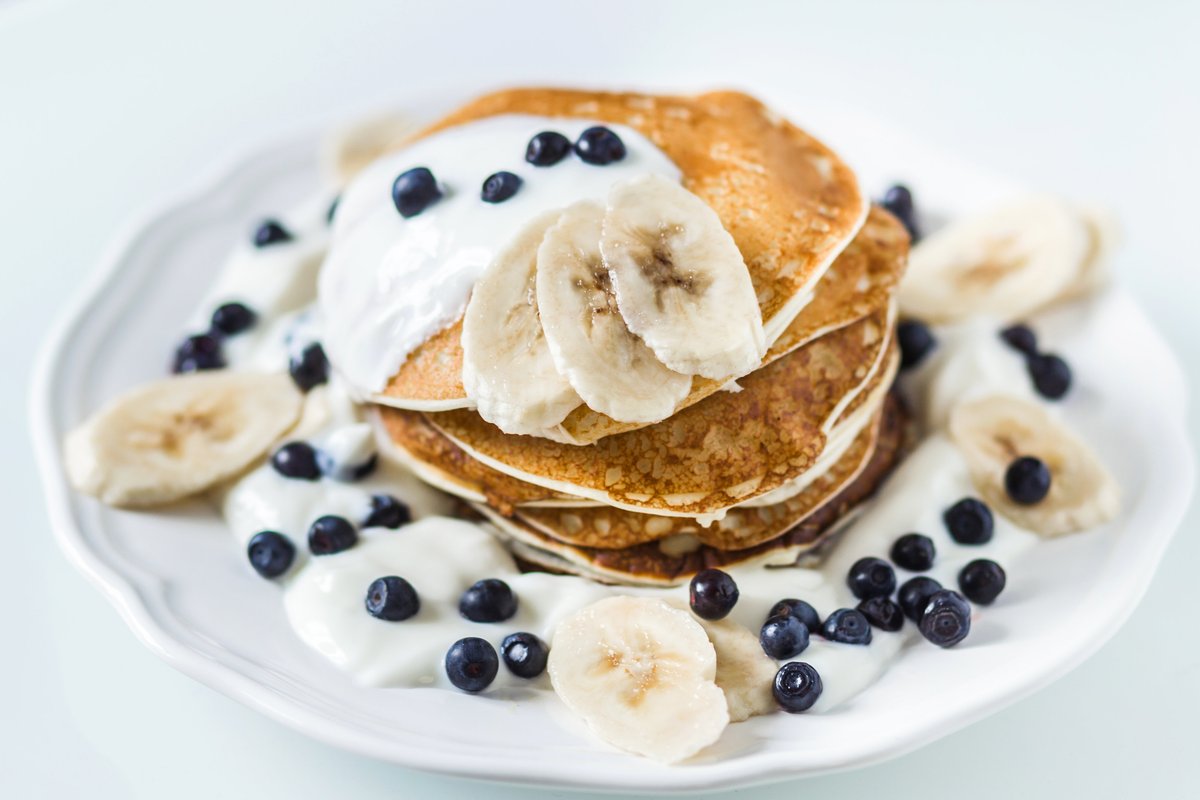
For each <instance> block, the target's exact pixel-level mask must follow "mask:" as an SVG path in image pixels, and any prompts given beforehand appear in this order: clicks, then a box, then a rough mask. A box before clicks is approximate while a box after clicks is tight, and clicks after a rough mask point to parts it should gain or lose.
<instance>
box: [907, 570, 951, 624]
mask: <svg viewBox="0 0 1200 800" xmlns="http://www.w3.org/2000/svg"><path fill="white" fill-rule="evenodd" d="M941 590H942V585H941V584H940V583H938V582H937V581H935V580H934V579H933V578H927V577H925V576H924V575H919V576H917V577H915V578H909V579H908V580H906V581H905V582H904V583H902V584H900V591H898V592H896V600H897V601H899V603H900V609H901V610H902V611H903V612H904V616H906V617H908V618H909V619H911V620H912V621H913V622H920V621H921V613H922V612H923V611H924V610H925V606H926V605H928V603H929V598H931V597H933V596H934V595H935V594H937V593H938V592H940V591H941Z"/></svg>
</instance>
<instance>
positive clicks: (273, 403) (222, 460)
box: [65, 371, 302, 508]
mask: <svg viewBox="0 0 1200 800" xmlns="http://www.w3.org/2000/svg"><path fill="white" fill-rule="evenodd" d="M301 401H302V395H301V394H300V392H299V391H297V390H296V387H295V385H294V384H293V383H292V380H291V378H289V377H288V376H287V375H284V374H281V373H278V374H264V373H256V372H224V371H221V372H197V373H192V374H188V375H180V376H176V377H172V378H167V379H165V380H160V381H155V382H154V383H150V384H147V385H146V386H142V387H140V388H138V389H135V390H133V391H132V392H129V393H127V394H125V395H122V396H121V397H118V398H117V399H116V400H115V401H113V402H112V403H111V404H110V405H108V406H107V407H105V408H103V409H101V410H100V411H98V412H97V413H96V414H94V415H93V416H92V417H91V418H90V419H89V420H88V421H87V422H85V423H84V424H83V425H81V426H80V427H78V428H76V429H75V430H73V431H72V432H71V433H70V434H69V435H68V436H67V439H66V443H65V460H66V467H67V476H68V477H69V478H70V480H71V483H72V485H73V486H74V487H75V488H76V489H78V490H79V491H81V492H85V493H87V494H90V495H93V496H95V497H98V498H99V499H100V500H102V501H104V502H105V503H108V504H109V505H113V506H122V507H128V508H144V507H148V506H156V505H162V504H164V503H170V502H172V501H175V500H179V499H181V498H184V497H188V496H190V495H193V494H196V493H197V492H200V491H203V490H204V489H207V488H208V487H210V486H212V485H214V484H216V483H218V482H219V481H222V480H224V479H225V478H229V477H231V476H233V475H235V474H237V473H239V472H241V471H242V470H244V469H245V468H246V467H248V466H250V464H251V463H252V462H253V461H254V460H255V459H257V458H258V457H259V456H262V455H263V454H264V453H266V451H267V449H268V448H269V447H270V446H271V444H272V443H273V442H275V440H276V439H277V438H278V437H279V436H280V435H281V434H282V433H283V432H284V431H286V430H287V429H288V428H290V427H292V425H294V424H295V423H296V421H297V419H299V417H300V409H301Z"/></svg>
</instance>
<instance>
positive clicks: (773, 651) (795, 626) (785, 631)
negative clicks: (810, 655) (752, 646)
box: [758, 614, 808, 661]
mask: <svg viewBox="0 0 1200 800" xmlns="http://www.w3.org/2000/svg"><path fill="white" fill-rule="evenodd" d="M758 643H759V644H760V645H762V649H763V652H764V653H766V654H767V655H769V656H770V657H771V658H774V659H777V660H779V661H786V660H787V659H789V658H795V657H796V656H798V655H800V654H801V653H803V652H804V648H806V647H808V626H807V625H805V624H804V623H803V622H801V621H800V619H799V618H798V617H796V616H794V615H792V614H788V615H786V616H782V617H771V618H770V619H769V620H767V621H766V622H765V623H764V624H763V626H762V630H761V631H759V633H758Z"/></svg>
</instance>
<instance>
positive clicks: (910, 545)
mask: <svg viewBox="0 0 1200 800" xmlns="http://www.w3.org/2000/svg"><path fill="white" fill-rule="evenodd" d="M891 556H892V563H893V564H895V565H896V566H897V567H900V568H901V569H906V570H908V571H909V572H924V571H925V570H927V569H929V568H930V567H932V566H933V560H934V558H936V556H937V551H936V549H935V548H934V546H933V539H930V538H929V537H928V536H925V535H924V534H920V533H906V534H904V535H903V536H901V537H900V538H899V539H897V540H896V543H895V544H893V545H892V553H891Z"/></svg>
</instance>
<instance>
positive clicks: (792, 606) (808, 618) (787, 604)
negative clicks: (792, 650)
mask: <svg viewBox="0 0 1200 800" xmlns="http://www.w3.org/2000/svg"><path fill="white" fill-rule="evenodd" d="M789 615H790V616H794V617H796V618H797V619H799V620H800V621H801V622H803V623H804V627H806V628H808V632H809V633H815V632H816V631H819V630H821V615H820V614H818V613H817V610H816V609H815V608H813V607H812V606H810V605H809V604H808V603H806V602H804V601H803V600H795V599H793V598H788V599H786V600H780V601H779V602H778V603H776V604H775V605H773V606H771V613H769V614H767V619H771V618H772V617H786V616H789Z"/></svg>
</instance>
